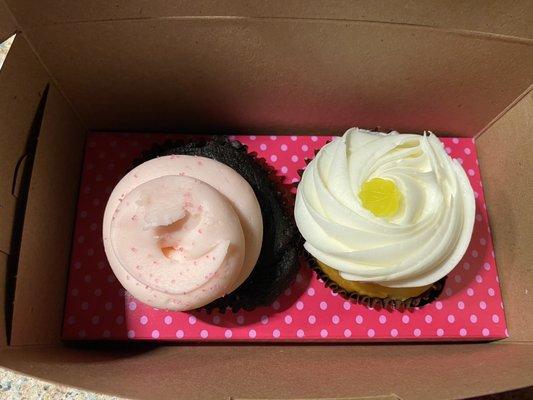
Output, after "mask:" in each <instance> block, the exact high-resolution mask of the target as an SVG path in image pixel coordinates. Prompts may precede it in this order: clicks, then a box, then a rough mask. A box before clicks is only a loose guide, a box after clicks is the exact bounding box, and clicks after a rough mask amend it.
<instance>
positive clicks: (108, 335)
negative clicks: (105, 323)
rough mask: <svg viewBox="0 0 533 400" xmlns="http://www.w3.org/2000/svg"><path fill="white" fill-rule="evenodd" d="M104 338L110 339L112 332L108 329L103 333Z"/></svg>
mask: <svg viewBox="0 0 533 400" xmlns="http://www.w3.org/2000/svg"><path fill="white" fill-rule="evenodd" d="M102 337H105V338H109V337H111V332H109V331H108V330H107V329H106V330H105V331H103V332H102Z"/></svg>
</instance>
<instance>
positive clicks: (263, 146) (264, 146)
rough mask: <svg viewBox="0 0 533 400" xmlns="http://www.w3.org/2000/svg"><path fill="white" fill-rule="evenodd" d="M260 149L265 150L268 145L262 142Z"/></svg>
mask: <svg viewBox="0 0 533 400" xmlns="http://www.w3.org/2000/svg"><path fill="white" fill-rule="evenodd" d="M259 149H261V150H263V151H265V150H266V149H267V145H266V144H264V143H261V144H260V145H259Z"/></svg>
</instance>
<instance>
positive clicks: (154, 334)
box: [152, 329, 159, 339]
mask: <svg viewBox="0 0 533 400" xmlns="http://www.w3.org/2000/svg"><path fill="white" fill-rule="evenodd" d="M152 337H153V338H154V339H157V338H158V337H159V331H158V330H157V329H154V330H153V331H152Z"/></svg>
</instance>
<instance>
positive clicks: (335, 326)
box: [63, 133, 508, 342]
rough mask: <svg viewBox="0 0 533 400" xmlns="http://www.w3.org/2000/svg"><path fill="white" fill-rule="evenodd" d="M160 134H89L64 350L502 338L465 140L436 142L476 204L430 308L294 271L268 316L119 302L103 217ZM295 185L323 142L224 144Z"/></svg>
mask: <svg viewBox="0 0 533 400" xmlns="http://www.w3.org/2000/svg"><path fill="white" fill-rule="evenodd" d="M172 138H176V135H167V134H150V135H146V134H122V133H91V134H89V136H88V139H87V146H86V153H85V160H84V167H83V173H82V179H81V186H80V194H79V201H78V210H77V215H76V226H75V232H74V237H73V247H72V259H71V264H70V273H69V279H68V288H67V294H66V302H65V314H64V324H63V339H65V340H135V339H141V340H143V339H144V340H146V339H148V340H167V341H206V342H207V341H227V342H232V341H247V342H252V341H293V342H295V341H297V342H306V341H323V342H339V341H469V340H470V341H479V340H494V339H501V338H504V337H507V336H508V332H507V328H506V323H505V315H504V310H503V303H502V298H501V293H500V285H499V281H498V274H497V270H496V264H495V259H494V251H493V246H492V237H491V232H490V227H489V223H488V219H487V211H486V205H485V201H484V197H483V190H482V183H481V177H480V172H479V167H478V161H477V156H476V147H475V143H474V141H473V140H472V139H464V138H442V139H441V140H442V142H443V145H444V146H445V149H446V151H447V152H448V154H450V155H451V156H452V157H453V158H456V159H457V160H458V161H459V162H460V163H461V164H462V166H463V168H464V169H465V171H466V172H467V175H468V177H469V179H470V183H471V184H472V187H473V189H474V191H475V196H476V208H477V210H476V222H475V227H474V233H473V236H472V240H471V243H470V246H469V248H468V251H467V253H466V254H465V256H464V257H463V259H462V260H461V262H460V263H459V264H458V265H457V267H456V268H455V269H454V270H453V271H452V272H451V273H450V274H449V276H448V279H447V281H446V285H445V288H444V291H443V292H442V294H441V296H440V297H439V298H438V299H437V300H436V301H434V302H433V303H431V304H429V305H426V306H424V307H421V308H415V309H412V310H405V311H389V310H385V309H380V310H377V309H369V308H367V307H365V306H363V305H358V304H354V303H351V302H349V301H346V300H344V299H343V298H342V297H340V296H338V295H337V294H335V293H333V292H332V291H331V290H330V289H327V288H325V287H324V285H323V283H322V282H321V281H319V280H318V279H317V278H316V274H315V273H314V272H312V271H311V270H310V269H309V268H307V267H306V266H302V268H301V270H300V272H299V273H298V275H297V279H296V281H295V282H294V283H293V284H292V285H291V286H290V287H289V288H288V289H287V290H285V293H284V294H283V295H281V296H280V297H279V298H278V299H277V300H276V301H275V302H274V303H273V304H272V305H271V306H270V307H262V308H259V309H256V310H254V311H251V312H248V311H239V312H237V313H233V312H231V311H228V312H226V313H225V314H222V313H220V312H213V313H211V314H208V313H207V312H205V311H192V312H172V311H165V310H159V309H155V308H152V307H149V306H147V305H145V304H143V303H141V302H139V301H137V300H136V299H134V298H132V297H131V296H130V295H129V294H128V293H125V291H124V289H123V288H122V287H121V285H120V283H119V282H118V281H117V280H116V278H115V276H114V275H113V272H112V271H111V268H110V267H109V264H108V263H107V260H106V256H105V253H104V248H103V244H102V234H101V228H102V226H101V225H102V217H103V212H104V208H105V205H106V202H107V199H108V197H109V194H110V193H111V191H112V190H113V187H114V186H115V184H116V183H117V182H118V181H119V180H120V179H121V177H122V176H123V175H124V174H125V173H126V172H127V171H128V170H129V169H130V168H131V164H132V161H133V160H134V159H135V158H138V157H139V156H140V155H141V153H142V151H144V150H147V149H149V148H151V147H152V146H153V145H154V144H155V143H162V142H164V141H166V140H169V139H172ZM230 138H231V139H235V140H238V141H240V142H241V143H243V144H245V145H247V146H248V147H249V151H250V152H252V151H255V152H257V154H258V156H259V157H263V158H265V160H267V162H268V163H269V164H270V165H272V166H273V167H275V168H276V170H277V171H278V173H279V174H280V175H283V176H285V177H286V182H287V183H293V182H297V181H298V180H299V176H298V174H297V171H298V170H299V169H302V168H304V167H305V165H306V163H305V160H306V159H311V158H313V156H314V152H315V150H317V149H320V148H321V147H322V146H323V145H324V144H325V143H326V142H327V141H329V140H331V137H330V136H267V135H260V136H259V135H258V136H232V137H230Z"/></svg>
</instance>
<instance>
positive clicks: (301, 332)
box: [296, 329, 305, 338]
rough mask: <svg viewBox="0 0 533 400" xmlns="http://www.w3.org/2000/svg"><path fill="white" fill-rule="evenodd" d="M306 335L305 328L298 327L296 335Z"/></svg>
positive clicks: (300, 336)
mask: <svg viewBox="0 0 533 400" xmlns="http://www.w3.org/2000/svg"><path fill="white" fill-rule="evenodd" d="M304 335H305V332H304V331H303V329H298V330H297V331H296V336H298V337H299V338H302V337H304Z"/></svg>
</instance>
